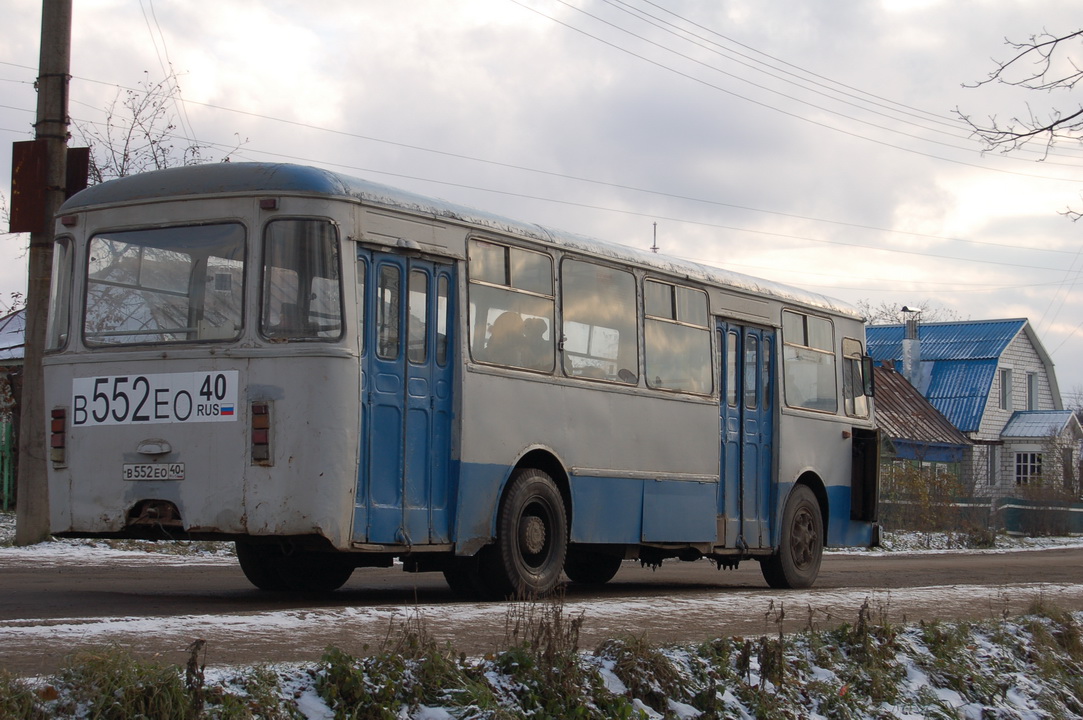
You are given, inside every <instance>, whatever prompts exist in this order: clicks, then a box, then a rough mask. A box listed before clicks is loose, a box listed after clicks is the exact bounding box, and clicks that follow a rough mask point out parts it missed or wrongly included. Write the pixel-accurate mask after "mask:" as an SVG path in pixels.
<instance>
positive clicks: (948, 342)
mask: <svg viewBox="0 0 1083 720" xmlns="http://www.w3.org/2000/svg"><path fill="white" fill-rule="evenodd" d="M1026 324H1027V321H1026V318H1015V319H1012V320H974V321H970V322H952V323H928V324H925V325H918V339H919V340H920V341H921V359H922V360H933V361H935V360H991V359H997V358H999V357H1000V355H1001V354H1002V353H1003V352H1004V350H1005V349H1006V348H1007V347H1008V344H1009V343H1010V342H1011V341H1012V340H1014V339H1015V336H1016V335H1018V334H1019V333H1020V331H1021V330H1022V329H1023V327H1024V326H1026ZM905 336H906V326H905V325H870V326H869V327H867V328H865V339H866V341H867V343H868V348H869V354H870V355H872V356H873V357H874V358H875V359H877V360H880V361H882V360H901V359H902V341H903V338H904V337H905Z"/></svg>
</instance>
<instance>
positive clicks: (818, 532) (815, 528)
mask: <svg viewBox="0 0 1083 720" xmlns="http://www.w3.org/2000/svg"><path fill="white" fill-rule="evenodd" d="M823 552H824V526H823V517H822V516H821V515H820V504H819V503H818V502H817V501H816V496H815V495H814V494H813V492H812V490H811V489H809V488H808V486H806V485H798V486H796V487H795V488H794V489H793V491H792V492H791V493H790V497H789V498H787V499H786V509H785V510H784V511H783V513H782V541H781V542H780V543H779V549H778V552H777V553H775V554H774V555H772V556H771V557H769V558H766V559H764V560H762V561H761V562H760V570H761V571H762V572H763V579H764V580H766V581H767V584H768V585H770V586H771V587H773V588H779V589H791V588H807V587H812V583H814V582H815V581H816V576H817V575H818V574H819V573H820V561H821V560H822V559H823Z"/></svg>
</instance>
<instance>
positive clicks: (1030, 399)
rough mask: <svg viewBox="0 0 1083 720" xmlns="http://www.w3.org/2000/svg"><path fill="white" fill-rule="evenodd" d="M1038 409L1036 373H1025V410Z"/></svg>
mask: <svg viewBox="0 0 1083 720" xmlns="http://www.w3.org/2000/svg"><path fill="white" fill-rule="evenodd" d="M1037 409H1038V373H1027V410H1037Z"/></svg>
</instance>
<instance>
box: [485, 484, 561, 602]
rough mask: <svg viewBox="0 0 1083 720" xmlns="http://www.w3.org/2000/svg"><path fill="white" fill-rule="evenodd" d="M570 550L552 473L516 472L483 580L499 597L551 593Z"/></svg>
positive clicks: (504, 502) (559, 496)
mask: <svg viewBox="0 0 1083 720" xmlns="http://www.w3.org/2000/svg"><path fill="white" fill-rule="evenodd" d="M567 551H568V519H567V513H566V512H565V509H564V498H562V497H561V495H560V490H558V489H557V486H556V483H554V482H553V479H552V478H551V477H550V476H549V474H548V473H546V472H544V471H542V470H538V469H536V468H525V469H522V470H517V471H516V472H515V474H514V475H513V476H512V478H511V481H510V482H509V483H508V489H507V491H506V492H505V494H504V500H503V502H502V503H501V504H500V514H499V516H498V517H497V529H496V544H495V545H492V546H490V547H487V548H485V550H483V555H482V558H481V560H482V581H483V582H484V583H485V585H486V586H487V589H488V590H489V593H490V594H492V595H495V596H498V597H516V598H535V597H541V596H544V595H548V594H549V593H551V592H552V591H553V590H554V589H555V588H556V586H557V583H558V582H560V573H561V571H562V570H563V569H564V557H565V555H566V554H567Z"/></svg>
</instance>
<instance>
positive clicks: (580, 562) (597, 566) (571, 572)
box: [564, 547, 623, 585]
mask: <svg viewBox="0 0 1083 720" xmlns="http://www.w3.org/2000/svg"><path fill="white" fill-rule="evenodd" d="M622 561H623V558H621V557H620V556H619V555H606V554H604V553H598V552H591V551H590V550H583V549H580V548H575V547H572V548H569V549H568V557H567V559H566V560H565V561H564V574H565V575H567V576H568V579H569V580H571V581H572V582H574V583H580V584H582V585H604V584H606V583H607V582H609V581H610V580H612V579H613V576H614V575H616V574H617V571H618V570H620V564H621V562H622Z"/></svg>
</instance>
